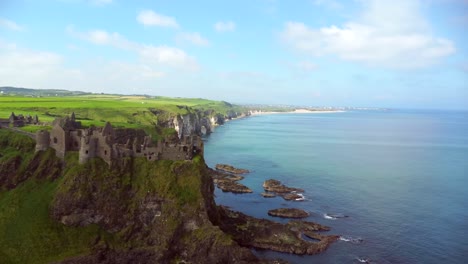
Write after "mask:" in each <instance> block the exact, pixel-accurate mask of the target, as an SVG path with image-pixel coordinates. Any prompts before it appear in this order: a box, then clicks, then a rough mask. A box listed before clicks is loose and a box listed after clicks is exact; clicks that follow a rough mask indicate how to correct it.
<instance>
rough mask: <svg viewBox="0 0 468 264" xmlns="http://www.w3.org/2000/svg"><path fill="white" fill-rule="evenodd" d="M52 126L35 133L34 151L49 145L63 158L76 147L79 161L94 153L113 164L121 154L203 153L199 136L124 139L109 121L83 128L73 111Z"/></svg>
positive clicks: (166, 156) (181, 156)
mask: <svg viewBox="0 0 468 264" xmlns="http://www.w3.org/2000/svg"><path fill="white" fill-rule="evenodd" d="M52 126H53V127H52V130H51V131H50V132H48V131H45V130H41V131H38V132H37V133H36V152H37V151H41V150H46V149H47V148H49V147H51V148H53V149H55V153H56V155H57V157H59V158H61V159H63V158H64V157H65V153H66V152H67V151H78V153H79V162H80V163H81V164H83V163H86V162H87V161H88V160H89V159H91V158H94V157H99V158H102V159H103V160H104V161H105V162H106V163H107V164H109V166H112V163H113V162H116V161H118V160H119V159H120V158H124V157H145V158H146V159H148V160H149V161H151V160H191V159H192V158H193V157H194V156H195V155H196V154H203V141H202V140H201V138H200V137H199V136H186V137H184V138H182V139H180V140H179V141H178V142H175V143H174V142H169V141H166V140H164V139H163V140H159V141H157V142H155V143H153V141H152V139H151V137H150V136H143V137H141V136H140V137H139V136H134V137H128V138H127V140H126V142H125V143H124V142H119V141H118V140H117V139H116V135H115V131H114V128H113V127H112V125H111V124H110V123H109V122H107V123H106V125H105V126H104V127H102V128H96V127H91V128H82V126H81V123H80V122H78V121H76V120H75V114H74V113H73V114H72V115H71V117H65V118H59V119H56V120H55V121H54V122H53V123H52Z"/></svg>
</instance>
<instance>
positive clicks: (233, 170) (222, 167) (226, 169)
mask: <svg viewBox="0 0 468 264" xmlns="http://www.w3.org/2000/svg"><path fill="white" fill-rule="evenodd" d="M215 168H216V169H217V170H220V171H224V172H228V173H234V174H245V173H249V172H250V171H249V170H246V169H239V168H235V167H234V166H231V165H228V164H216V167H215Z"/></svg>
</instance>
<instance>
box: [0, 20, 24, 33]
mask: <svg viewBox="0 0 468 264" xmlns="http://www.w3.org/2000/svg"><path fill="white" fill-rule="evenodd" d="M0 27H2V28H6V29H8V30H13V31H22V30H23V27H22V26H20V25H18V24H16V23H15V22H14V21H11V20H8V19H5V18H0Z"/></svg>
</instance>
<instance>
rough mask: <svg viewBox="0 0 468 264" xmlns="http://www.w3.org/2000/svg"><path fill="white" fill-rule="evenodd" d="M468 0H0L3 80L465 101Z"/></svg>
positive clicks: (325, 100) (292, 98)
mask: <svg viewBox="0 0 468 264" xmlns="http://www.w3.org/2000/svg"><path fill="white" fill-rule="evenodd" d="M467 28H468V1H467V0H424V1H423V0H421V1H418V0H349V1H338V0H304V1H299V0H298V1H286V0H285V1H280V0H236V1H214V0H213V1H203V0H199V1H175V0H174V1H169V0H165V1H155V0H151V1H150V0H148V1H145V0H140V1H129V0H128V1H127V0H42V1H36V0H1V1H0V86H17V87H28V88H52V89H69V90H81V91H90V92H108V93H125V94H150V95H164V96H181V97H202V98H209V99H220V100H226V101H230V102H234V103H272V104H281V103H284V104H296V105H312V106H315V105H319V106H327V105H332V106H381V107H406V108H408V107H411V108H437V109H439V108H443V109H468V33H467V31H466V29H467Z"/></svg>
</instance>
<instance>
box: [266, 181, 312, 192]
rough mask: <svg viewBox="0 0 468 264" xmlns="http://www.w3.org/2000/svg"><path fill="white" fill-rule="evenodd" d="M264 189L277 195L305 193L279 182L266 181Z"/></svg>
mask: <svg viewBox="0 0 468 264" xmlns="http://www.w3.org/2000/svg"><path fill="white" fill-rule="evenodd" d="M263 189H265V191H268V192H276V193H290V192H304V190H302V189H299V188H291V187H287V186H285V185H283V184H281V182H280V181H278V180H273V179H270V180H266V181H265V182H264V183H263Z"/></svg>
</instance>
